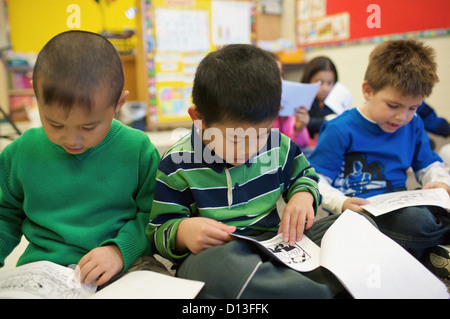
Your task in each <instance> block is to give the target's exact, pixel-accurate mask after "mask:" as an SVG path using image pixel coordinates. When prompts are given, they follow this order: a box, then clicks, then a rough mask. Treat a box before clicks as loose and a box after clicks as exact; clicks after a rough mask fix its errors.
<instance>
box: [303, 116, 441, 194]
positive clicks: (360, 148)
mask: <svg viewBox="0 0 450 319" xmlns="http://www.w3.org/2000/svg"><path fill="white" fill-rule="evenodd" d="M309 161H310V163H311V165H312V166H313V167H314V168H315V169H316V171H317V173H319V174H322V175H325V176H327V177H329V178H330V179H331V181H332V184H331V185H332V186H333V187H334V188H336V189H339V190H340V191H341V192H343V193H344V194H345V195H347V196H358V197H363V198H367V197H370V196H374V195H378V194H381V193H384V192H386V191H389V190H391V189H394V188H401V187H405V185H406V179H407V175H406V171H407V170H408V168H409V167H412V169H413V170H414V171H416V172H417V171H418V170H421V169H423V168H425V167H427V166H428V165H430V164H432V163H434V162H436V161H442V160H441V158H440V157H439V156H438V155H437V154H436V153H435V152H433V151H432V150H431V147H430V142H429V139H428V135H427V133H426V131H425V129H424V126H423V122H422V120H421V119H420V117H419V116H417V115H414V117H413V118H412V120H411V121H410V122H409V123H408V124H407V125H405V126H403V127H401V128H399V129H397V131H395V132H393V133H386V132H384V131H383V130H382V129H381V128H380V127H379V126H378V124H375V123H373V122H371V121H369V120H367V119H366V118H364V117H363V116H362V115H361V113H360V112H359V111H358V110H357V109H356V108H354V109H351V110H349V111H346V112H344V113H343V114H342V115H340V116H339V117H337V118H335V119H334V120H332V121H329V122H325V123H324V124H323V125H322V128H321V132H320V137H319V141H318V143H317V147H316V148H315V150H314V152H313V153H312V154H311V156H310V158H309Z"/></svg>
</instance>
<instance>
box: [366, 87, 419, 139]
mask: <svg viewBox="0 0 450 319" xmlns="http://www.w3.org/2000/svg"><path fill="white" fill-rule="evenodd" d="M363 95H364V98H365V99H366V101H367V102H366V104H364V105H363V106H362V107H361V111H362V113H363V114H364V115H365V116H367V117H368V118H369V119H370V120H372V121H374V122H375V123H377V124H378V125H379V126H380V127H381V129H382V130H383V131H384V132H386V133H393V132H395V131H396V130H397V129H399V128H400V127H402V126H404V125H406V124H408V123H409V121H411V119H412V118H413V116H414V114H415V113H416V111H417V109H418V108H419V106H420V105H421V104H422V100H423V97H422V96H402V95H401V94H400V92H398V91H397V90H396V89H394V88H392V87H390V86H388V87H386V88H384V89H382V90H380V91H378V92H376V93H374V91H373V90H372V89H371V87H370V86H369V85H368V84H367V82H364V84H363Z"/></svg>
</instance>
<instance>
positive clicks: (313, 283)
mask: <svg viewBox="0 0 450 319" xmlns="http://www.w3.org/2000/svg"><path fill="white" fill-rule="evenodd" d="M192 97H193V102H194V104H195V107H191V108H190V109H189V114H190V116H191V118H192V119H193V120H194V126H193V128H192V132H191V133H190V134H188V135H186V136H185V137H183V138H182V139H180V140H179V141H178V142H177V143H176V144H175V145H174V146H173V147H171V148H170V149H169V150H168V151H167V152H166V153H165V154H164V156H163V157H162V159H161V163H160V165H159V167H158V172H157V176H156V187H155V197H154V202H153V206H152V212H151V216H150V224H149V226H148V228H147V232H148V236H149V239H150V241H151V242H152V245H153V248H154V251H155V252H158V253H159V254H161V255H162V256H164V257H165V258H167V259H169V260H171V261H173V262H174V263H175V264H176V265H178V266H179V268H178V272H177V275H178V276H179V277H183V278H187V279H193V280H200V281H203V282H205V286H204V288H203V289H202V291H201V292H200V294H199V298H329V297H332V296H333V295H334V294H336V293H338V292H340V291H342V290H343V287H342V286H341V285H340V284H339V283H338V282H337V280H336V278H335V277H333V276H332V275H331V274H330V273H328V272H327V271H326V270H325V269H323V268H320V269H316V270H315V271H312V272H309V273H298V272H295V271H294V270H292V269H290V268H287V267H285V266H281V265H280V264H279V263H277V262H275V261H273V260H271V259H270V258H268V257H267V256H266V255H264V253H262V252H260V251H259V250H258V249H257V248H256V247H255V246H253V244H249V243H248V242H247V241H245V240H242V241H241V240H234V237H233V236H232V235H231V233H233V232H239V233H241V234H246V235H255V236H256V235H262V234H264V235H268V233H270V234H269V235H271V236H275V235H276V234H277V233H282V234H283V237H284V240H285V241H286V242H289V243H290V244H293V243H295V241H298V240H300V239H301V238H302V236H303V233H304V231H305V229H306V234H307V236H308V237H309V238H310V239H311V240H316V242H317V243H319V242H320V240H321V236H322V235H323V233H324V232H325V230H326V229H327V227H329V226H330V225H331V223H332V219H333V218H334V217H332V218H331V219H328V218H327V219H322V220H319V221H318V222H317V223H314V215H315V212H316V211H317V207H318V205H319V204H320V200H321V197H320V194H319V191H318V187H317V182H318V176H317V175H316V173H315V171H314V169H313V168H312V167H311V166H310V165H309V163H308V161H307V160H306V158H305V156H304V155H303V154H302V152H301V150H300V148H299V147H298V145H297V144H295V143H294V142H293V141H292V140H290V139H289V138H288V137H287V136H285V135H283V134H281V133H279V132H278V131H275V130H271V128H272V125H273V122H274V119H275V118H276V117H277V115H278V112H279V110H280V100H281V78H280V72H279V69H278V66H277V64H276V63H275V61H274V60H273V58H272V57H271V56H270V55H268V54H267V53H265V52H264V51H262V50H260V49H258V48H256V47H253V46H250V45H229V46H226V47H224V48H222V49H220V50H218V51H216V52H212V53H210V54H209V55H207V56H206V57H205V58H204V59H203V60H202V62H201V63H200V65H199V66H198V68H197V71H196V75H195V79H194V86H193V91H192ZM280 196H283V198H284V199H285V201H286V202H287V205H286V208H285V210H284V212H283V216H282V218H281V220H280V217H279V214H278V211H277V200H278V199H279V198H280ZM313 224H314V225H313Z"/></svg>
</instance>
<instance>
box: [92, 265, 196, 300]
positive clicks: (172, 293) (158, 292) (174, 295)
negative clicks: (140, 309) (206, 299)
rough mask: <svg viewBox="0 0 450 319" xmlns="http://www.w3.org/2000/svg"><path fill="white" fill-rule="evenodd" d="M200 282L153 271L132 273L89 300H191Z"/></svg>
mask: <svg viewBox="0 0 450 319" xmlns="http://www.w3.org/2000/svg"><path fill="white" fill-rule="evenodd" d="M203 285H204V283H203V282H200V281H194V280H187V279H182V278H177V277H172V276H168V275H163V274H160V273H157V272H153V271H146V270H142V271H134V272H131V273H129V274H127V275H125V276H124V277H122V278H120V279H119V280H117V281H115V282H113V283H112V284H110V285H109V286H107V287H105V288H104V289H102V290H100V291H98V292H97V293H96V294H95V295H93V296H91V297H90V298H91V299H193V298H195V297H196V296H197V294H198V293H199V292H200V290H201V289H202V288H203Z"/></svg>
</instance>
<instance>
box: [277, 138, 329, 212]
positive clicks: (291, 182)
mask: <svg viewBox="0 0 450 319" xmlns="http://www.w3.org/2000/svg"><path fill="white" fill-rule="evenodd" d="M280 143H281V144H285V145H281V147H280V149H281V150H286V154H284V156H281V158H283V159H284V163H281V165H282V172H283V178H284V187H285V188H284V189H285V191H284V192H283V197H284V199H285V200H286V201H289V199H290V198H291V197H292V195H294V194H295V193H297V192H310V193H311V195H313V197H314V210H315V212H316V213H317V209H318V207H319V205H320V203H321V201H322V196H321V195H320V192H319V187H318V183H319V176H318V175H317V173H316V171H315V169H314V168H313V167H312V166H311V165H310V164H309V162H308V160H307V159H306V157H305V156H304V155H303V153H302V151H301V149H300V147H299V146H298V145H297V144H296V143H294V142H293V141H292V140H290V139H287V138H286V136H284V135H282V136H281V142H280Z"/></svg>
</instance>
